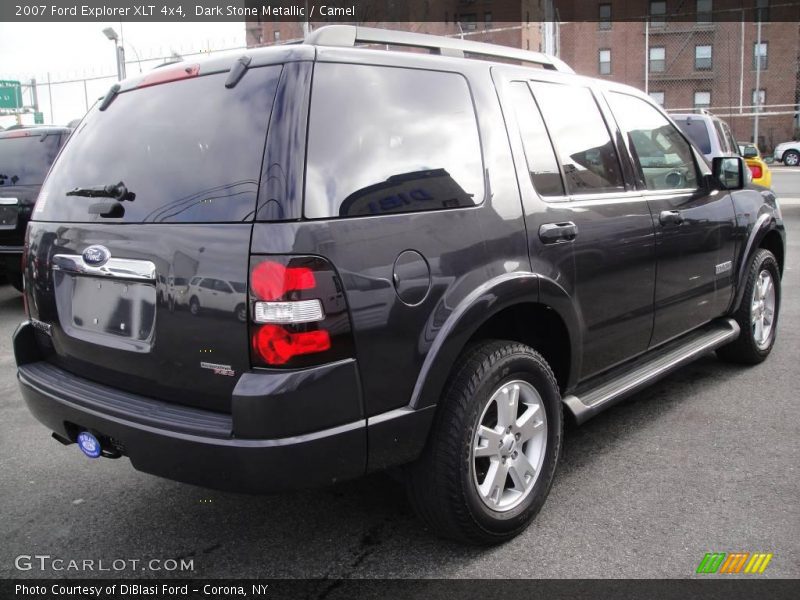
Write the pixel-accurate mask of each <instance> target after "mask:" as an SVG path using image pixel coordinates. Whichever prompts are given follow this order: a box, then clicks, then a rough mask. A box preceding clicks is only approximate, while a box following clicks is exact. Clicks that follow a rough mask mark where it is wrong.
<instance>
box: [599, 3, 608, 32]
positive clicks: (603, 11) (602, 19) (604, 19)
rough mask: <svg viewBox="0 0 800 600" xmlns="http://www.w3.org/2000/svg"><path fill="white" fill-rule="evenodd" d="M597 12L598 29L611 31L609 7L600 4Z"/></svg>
mask: <svg viewBox="0 0 800 600" xmlns="http://www.w3.org/2000/svg"><path fill="white" fill-rule="evenodd" d="M599 11H600V12H599V19H598V25H599V27H600V29H611V5H610V4H601V5H600V6H599Z"/></svg>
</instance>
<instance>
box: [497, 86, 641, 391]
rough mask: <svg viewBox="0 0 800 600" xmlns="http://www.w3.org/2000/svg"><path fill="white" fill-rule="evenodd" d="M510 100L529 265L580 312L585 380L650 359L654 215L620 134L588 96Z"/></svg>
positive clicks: (540, 94) (581, 89)
mask: <svg viewBox="0 0 800 600" xmlns="http://www.w3.org/2000/svg"><path fill="white" fill-rule="evenodd" d="M506 90H507V93H508V96H507V98H508V104H509V105H510V107H511V108H512V110H511V111H509V112H512V111H513V118H514V119H515V120H516V122H517V123H518V126H517V131H518V133H515V132H514V126H513V125H512V127H511V131H512V134H511V135H512V137H514V136H518V137H520V138H521V141H522V146H523V150H524V157H525V163H523V165H524V167H523V168H520V167H518V172H519V173H525V175H520V186H521V189H522V191H523V202H524V204H525V212H526V225H527V228H528V236H529V243H530V254H531V261H532V263H533V265H534V269H535V270H537V271H538V272H540V273H543V274H546V275H548V276H550V277H551V278H553V279H554V280H555V281H556V282H557V283H558V284H559V285H561V286H562V287H564V288H565V290H566V291H567V292H568V293H569V295H570V296H572V297H573V298H575V300H576V302H577V304H578V308H579V311H580V316H581V317H582V320H583V326H584V330H583V356H582V369H581V378H582V379H585V378H587V377H590V376H592V375H594V374H597V373H599V372H601V371H604V370H606V369H608V368H610V367H612V366H613V365H615V364H617V363H619V362H622V361H624V360H625V359H628V358H630V357H632V356H634V355H636V354H639V353H642V352H644V351H645V350H646V349H647V345H648V342H649V340H650V333H651V330H652V319H653V289H654V284H655V255H654V249H655V241H654V233H653V223H652V220H651V217H650V211H649V209H648V206H647V203H646V202H645V201H644V200H643V198H642V196H641V193H639V192H637V191H635V190H634V189H632V188H630V187H629V186H628V185H627V183H626V177H625V176H624V174H623V161H621V160H620V158H621V157H620V156H619V153H618V149H617V144H616V143H615V137H616V130H615V128H613V127H612V128H611V129H610V128H609V127H608V124H607V122H606V119H605V117H604V112H603V109H602V108H601V106H600V104H599V103H598V102H597V98H596V97H595V95H594V93H593V91H592V90H591V89H590V88H589V87H586V86H585V85H580V84H578V85H568V84H561V83H550V82H544V81H513V78H512V80H511V81H509V82H508V83H507V85H506ZM509 116H511V115H509ZM612 131H613V132H614V134H613V135H612Z"/></svg>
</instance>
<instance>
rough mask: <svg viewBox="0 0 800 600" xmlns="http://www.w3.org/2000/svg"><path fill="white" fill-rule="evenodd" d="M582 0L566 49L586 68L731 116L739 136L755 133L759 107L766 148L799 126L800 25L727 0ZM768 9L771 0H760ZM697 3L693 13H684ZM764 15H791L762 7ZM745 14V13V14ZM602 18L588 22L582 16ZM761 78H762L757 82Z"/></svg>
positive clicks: (567, 27)
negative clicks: (634, 0) (638, 9)
mask: <svg viewBox="0 0 800 600" xmlns="http://www.w3.org/2000/svg"><path fill="white" fill-rule="evenodd" d="M630 4H631V3H630V2H625V1H624V0H602V1H599V2H581V3H580V5H578V4H577V3H576V9H575V12H574V13H573V14H571V15H570V16H571V17H573V18H575V19H576V20H575V21H573V22H569V23H561V24H560V26H559V55H560V56H561V58H562V59H563V60H564V61H566V62H567V64H569V65H570V66H572V67H573V68H574V69H575V70H576V71H577V72H578V73H581V74H584V75H590V76H593V77H601V78H607V79H611V80H613V81H619V82H621V83H625V84H628V85H632V86H634V87H637V88H639V89H642V90H646V91H647V92H648V93H649V94H650V95H651V96H652V97H653V99H654V100H656V101H657V102H659V103H660V104H661V105H662V106H664V107H665V108H666V109H667V110H672V111H692V110H694V109H699V108H706V109H709V110H710V111H711V112H713V113H714V114H717V115H718V116H720V117H722V118H723V119H725V120H727V121H728V123H729V124H730V126H731V128H732V130H733V132H734V135H735V136H736V138H737V139H738V140H752V139H753V133H754V125H755V117H754V113H756V112H757V113H758V137H759V145H760V146H761V148H762V150H766V151H770V150H771V149H772V148H773V147H774V146H775V145H776V144H778V143H780V142H782V141H786V140H789V139H792V138H793V137H794V136H795V130H796V127H797V108H798V107H797V102H798V93H799V87H800V86H798V60H799V57H800V24H798V22H797V20H796V19H794V20H792V21H788V20H784V21H778V20H773V21H765V22H763V23H762V24H761V32H760V42H759V31H758V29H759V27H758V24H757V23H756V22H755V18H756V14H755V13H753V12H752V11H746V12H744V13H743V12H742V11H741V10H738V11H737V10H734V9H733V8H731V7H732V6H739V7H741V4H738V5H734V4H731V3H726V2H722V1H721V0H692V1H691V2H688V1H686V0H666V1H663V0H662V1H654V2H647V3H641V4H642V5H646V7H645V10H646V11H647V13H648V14H647V15H635V14H628V15H626V16H627V17H628V18H635V19H636V20H631V21H617V20H616V19H617V18H618V17H619V16H620V15H619V14H618V13H619V12H621V11H622V10H624V9H626V8H628V9H629V7H630ZM760 4H761V5H762V8H764V9H765V10H769V2H762V3H760ZM687 6H688V7H691V11H688V12H680V11H681V10H686V7H687ZM762 15H763V16H764V18H766V19H769V18H770V17H771V18H773V19H775V18H785V15H777V14H774V13H773V14H772V15H770V14H769V13H768V12H765V13H762ZM742 17H744V19H746V20H744V21H743V20H742ZM590 18H591V19H594V22H581V21H580V19H590ZM757 80H758V83H757Z"/></svg>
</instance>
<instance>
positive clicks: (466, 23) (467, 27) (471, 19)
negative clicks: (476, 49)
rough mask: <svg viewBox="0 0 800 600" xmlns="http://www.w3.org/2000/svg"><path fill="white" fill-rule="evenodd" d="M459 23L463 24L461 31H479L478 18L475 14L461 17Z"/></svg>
mask: <svg viewBox="0 0 800 600" xmlns="http://www.w3.org/2000/svg"><path fill="white" fill-rule="evenodd" d="M459 22H460V23H461V29H462V30H463V31H475V30H476V29H478V17H477V16H476V15H474V14H472V15H461V16H460V17H459Z"/></svg>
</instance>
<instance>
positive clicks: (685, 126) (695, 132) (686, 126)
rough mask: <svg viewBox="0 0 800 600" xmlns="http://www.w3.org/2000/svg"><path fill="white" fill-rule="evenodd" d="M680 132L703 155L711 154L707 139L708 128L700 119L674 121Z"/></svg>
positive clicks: (709, 143)
mask: <svg viewBox="0 0 800 600" xmlns="http://www.w3.org/2000/svg"><path fill="white" fill-rule="evenodd" d="M675 123H676V124H677V126H678V127H680V128H681V131H683V133H685V134H686V136H687V137H688V138H689V139H690V140H692V141H693V142H694V144H695V146H697V147H698V148H699V149H700V152H702V153H703V154H711V140H710V139H709V138H708V128H707V127H706V124H705V121H702V120H700V119H675Z"/></svg>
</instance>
